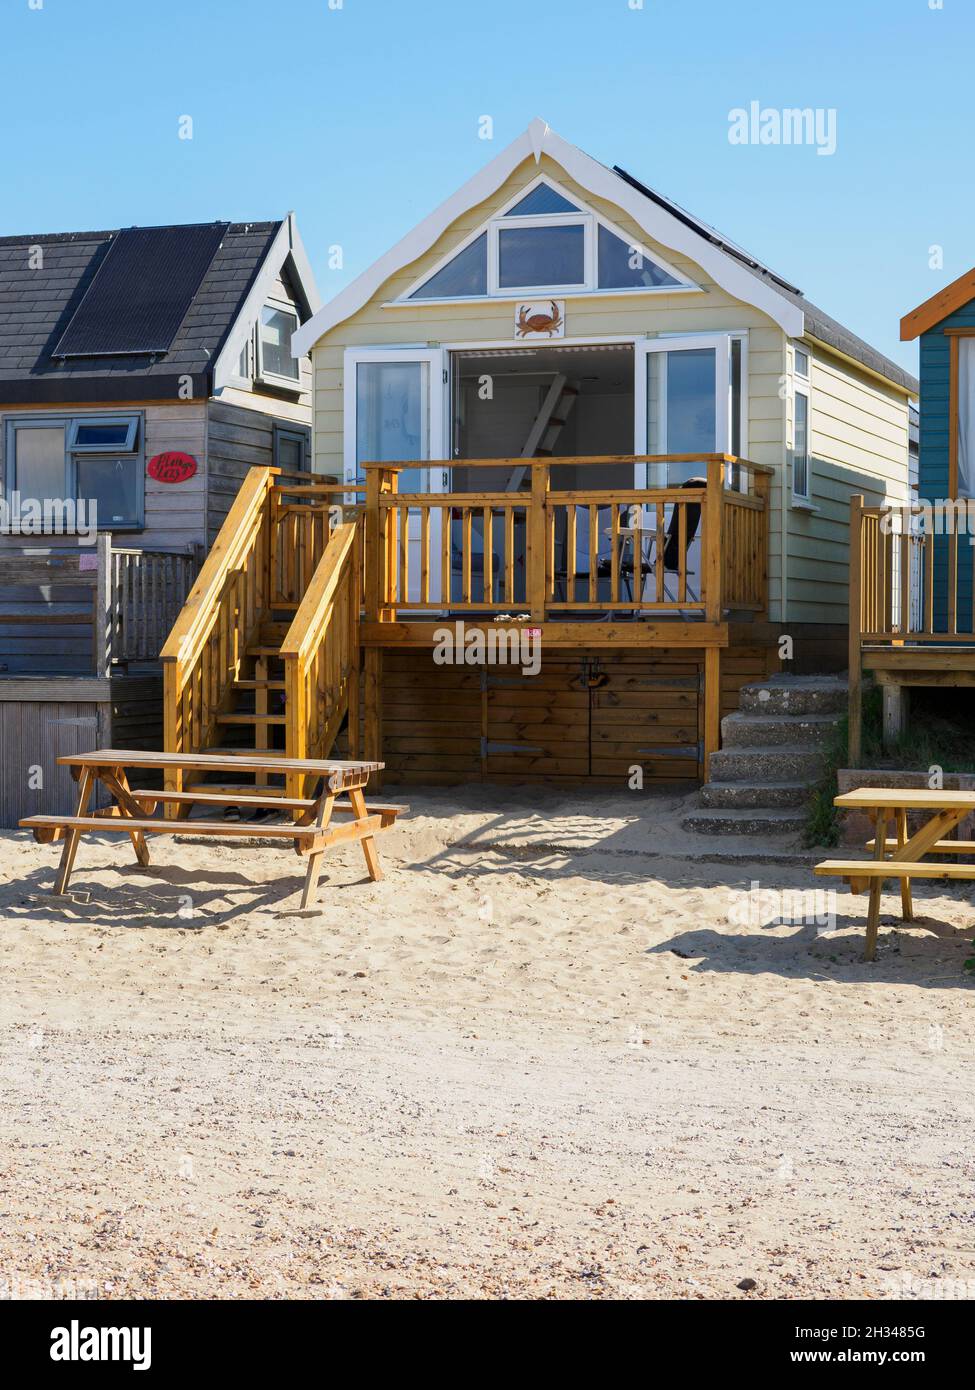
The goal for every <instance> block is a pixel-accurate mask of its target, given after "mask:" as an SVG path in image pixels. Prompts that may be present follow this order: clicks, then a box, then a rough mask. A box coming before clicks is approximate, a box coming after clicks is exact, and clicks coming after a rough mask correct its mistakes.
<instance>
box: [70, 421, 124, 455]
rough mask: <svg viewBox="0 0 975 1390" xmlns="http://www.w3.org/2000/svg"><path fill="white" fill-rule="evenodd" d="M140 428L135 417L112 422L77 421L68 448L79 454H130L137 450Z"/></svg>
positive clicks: (72, 429)
mask: <svg viewBox="0 0 975 1390" xmlns="http://www.w3.org/2000/svg"><path fill="white" fill-rule="evenodd" d="M138 428H139V420H138V417H137V416H135V415H129V416H118V417H116V418H114V419H111V420H75V421H74V423H73V424H72V426H71V430H70V434H69V436H68V448H69V449H71V450H72V452H74V453H79V454H80V453H87V454H99V453H104V452H105V450H106V449H120V450H121V451H122V452H124V453H130V452H131V451H132V450H133V449H134V448H135V434H136V430H137V429H138Z"/></svg>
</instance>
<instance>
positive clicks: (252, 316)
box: [213, 212, 322, 391]
mask: <svg viewBox="0 0 975 1390" xmlns="http://www.w3.org/2000/svg"><path fill="white" fill-rule="evenodd" d="M289 257H290V259H291V262H292V265H293V266H294V272H295V275H296V277H297V280H298V287H299V288H300V291H301V293H302V294H303V295H304V297H305V299H306V300H307V301H308V307H309V308H310V309H311V311H312V314H313V315H314V314H315V313H316V312H318V311H319V309H320V308H321V303H322V297H321V295H320V294H319V292H318V285H317V284H316V283H315V275H314V272H313V270H312V268H311V263H310V261H309V260H308V255H307V253H306V251H305V248H304V246H303V244H302V241H301V237H300V236H299V235H298V228H297V225H296V223H295V215H294V213H293V212H289V213H288V215H287V217H285V218H284V220H283V221H282V223H281V226H280V227H279V228H278V230H277V233H276V234H275V237H274V240H273V241H272V242H271V245H270V247H269V248H268V252H267V255H266V256H265V257H264V260H263V262H262V263H261V268H260V270H259V272H258V275H257V279H256V280H255V281H254V283H253V285H252V286H251V288H250V292H249V293H248V295H247V298H246V299H245V300H244V302H243V304H242V305H241V307H240V310H239V312H238V314H237V317H236V319H235V320H234V324H233V327H232V328H231V330H230V333H229V334H228V336H227V341H226V342H225V343H224V345H223V347H222V348H221V350H220V354H219V356H218V357H217V360H216V361H215V362H214V364H213V389H214V391H220V390H221V389H222V388H223V387H224V386H228V385H232V386H234V385H243V384H245V383H242V382H241V380H240V378H239V377H238V376H237V364H238V362H239V361H240V354H241V349H242V348H243V346H244V344H245V343H246V342H248V341H249V339H250V335H251V333H252V332H253V329H254V324H255V323H256V322H257V318H258V315H259V314H260V312H261V309H262V307H263V305H264V302H265V300H266V299H267V297H268V294H269V293H270V290H271V286H272V285H273V284H274V282H275V280H276V279H277V278H278V275H279V274H280V272H281V267H282V266H283V265H284V263H285V262H286V261H287V260H288V259H289ZM308 322H309V323H310V322H311V319H309V320H308ZM246 386H247V387H248V389H250V387H251V383H250V382H247V383H246Z"/></svg>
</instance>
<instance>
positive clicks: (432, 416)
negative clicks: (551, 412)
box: [342, 346, 450, 601]
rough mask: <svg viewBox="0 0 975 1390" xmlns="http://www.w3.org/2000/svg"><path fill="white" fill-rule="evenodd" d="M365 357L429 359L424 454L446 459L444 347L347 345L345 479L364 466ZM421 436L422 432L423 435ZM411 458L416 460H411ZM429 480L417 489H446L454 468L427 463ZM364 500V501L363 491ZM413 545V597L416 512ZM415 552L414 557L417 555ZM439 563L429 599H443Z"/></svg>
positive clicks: (433, 518) (414, 592)
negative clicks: (360, 396)
mask: <svg viewBox="0 0 975 1390" xmlns="http://www.w3.org/2000/svg"><path fill="white" fill-rule="evenodd" d="M364 362H395V363H404V362H406V363H426V364H427V399H426V401H425V402H424V404H425V406H426V412H425V416H424V417H423V423H422V426H421V428H422V430H423V432H424V433H425V435H426V438H425V440H424V441H423V443H422V444H421V448H420V451H419V452H420V459H418V460H417V462H422V460H423V459H430V460H434V459H435V460H438V461H439V460H441V459H444V458H446V457H447V452H446V425H447V415H448V409H449V406H448V398H449V392H448V391H447V387H446V383H445V380H444V378H445V376H446V374H447V373H446V364H447V356H446V351H445V349H444V348H442V347H433V348H431V347H394V346H390V347H368V348H346V350H345V356H344V379H343V397H344V400H343V405H344V409H343V412H342V416H343V481H344V482H346V483H354V482H355V481H356V475H357V473H358V468H359V460H358V458H357V449H356V442H357V441H356V434H357V419H356V414H357V392H356V386H357V375H358V368H359V365H360V363H364ZM421 438H422V435H421ZM410 462H412V460H410ZM424 472H425V473H426V483H425V485H424V484H423V483H422V482H421V486H420V488H419V489H418V490H419V491H420V492H431V493H440V492H446V491H447V489H448V487H449V482H450V470H449V468H427V469H424ZM349 500H356V497H355V494H350V497H349ZM359 500H361V495H360V498H359ZM440 515H441V514H440V512H439V511H433V512H432V513H431V515H430V548H431V554H432V555H433V556H437V555H439V554H440ZM409 548H410V552H411V555H410V585H409V588H410V593H409V595H408V597H409V598H411V599H416V598H418V597H419V592H420V589H419V584H420V563H419V551H420V518H419V515H418V514H417V513H414V512H411V513H410V516H409ZM413 552H415V557H414V555H413ZM440 577H441V576H440V566H439V565H438V564H433V565H431V566H430V598H431V601H432V600H434V599H435V600H438V601H439V599H440Z"/></svg>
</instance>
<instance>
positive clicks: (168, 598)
mask: <svg viewBox="0 0 975 1390" xmlns="http://www.w3.org/2000/svg"><path fill="white" fill-rule="evenodd" d="M110 541H111V538H109V542H110ZM201 558H202V557H201V555H200V554H199V553H196V552H194V551H186V550H184V551H168V550H138V549H135V548H131V547H128V546H125V547H119V546H115V545H112V544H111V543H109V546H108V548H107V553H106V562H107V565H108V578H107V602H108V608H107V614H106V616H107V627H108V632H107V638H108V647H109V652H108V656H109V660H110V661H123V662H124V661H155V660H156V658H157V657H158V656H159V653H160V652H161V651H162V648H163V645H164V643H165V641H166V638H167V636H168V634H169V632H170V630H171V629H172V626H173V623H174V622H175V621H176V619H177V617H178V616H179V613H180V611H181V610H182V607H183V604H184V603H185V601H186V596H187V594H188V593H189V592H190V588H191V587H192V584H193V581H194V579H195V578H196V575H197V573H198V572H199V569H200V563H201Z"/></svg>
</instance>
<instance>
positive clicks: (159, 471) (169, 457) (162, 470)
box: [146, 449, 196, 483]
mask: <svg viewBox="0 0 975 1390" xmlns="http://www.w3.org/2000/svg"><path fill="white" fill-rule="evenodd" d="M146 472H147V473H148V474H149V477H150V478H155V480H156V482H157V483H185V482H186V480H187V478H192V476H193V474H194V473H195V472H196V459H195V458H194V457H193V456H192V454H181V453H180V452H179V451H178V450H177V449H168V450H167V451H166V453H164V454H156V456H155V458H151V459H150V460H149V464H148V467H147V469H146Z"/></svg>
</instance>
